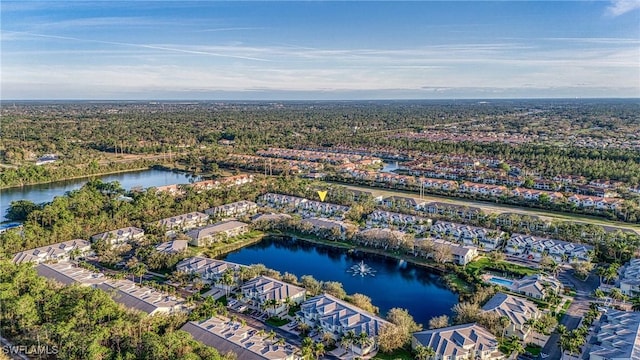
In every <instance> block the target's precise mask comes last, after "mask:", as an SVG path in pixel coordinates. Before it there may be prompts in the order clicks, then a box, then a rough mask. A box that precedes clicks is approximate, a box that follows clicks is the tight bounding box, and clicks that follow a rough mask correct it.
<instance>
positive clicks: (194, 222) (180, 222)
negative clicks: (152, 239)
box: [156, 211, 209, 236]
mask: <svg viewBox="0 0 640 360" xmlns="http://www.w3.org/2000/svg"><path fill="white" fill-rule="evenodd" d="M207 221H209V215H207V214H203V213H201V212H197V211H195V212H191V213H188V214H182V215H178V216H172V217H169V218H166V219H162V220H158V222H157V223H156V224H157V225H158V227H159V228H161V229H164V230H165V235H166V236H175V235H176V232H177V231H181V232H182V231H187V230H191V229H194V228H197V227H198V226H202V225H205V224H206V223H207Z"/></svg>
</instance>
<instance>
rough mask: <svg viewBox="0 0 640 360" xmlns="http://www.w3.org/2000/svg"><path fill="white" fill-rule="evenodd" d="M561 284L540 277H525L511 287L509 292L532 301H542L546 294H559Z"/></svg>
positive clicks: (548, 278) (551, 279) (554, 280)
mask: <svg viewBox="0 0 640 360" xmlns="http://www.w3.org/2000/svg"><path fill="white" fill-rule="evenodd" d="M561 289H562V283H560V282H559V281H558V280H556V279H553V278H550V277H544V276H542V275H539V274H538V275H530V276H525V277H523V278H522V279H520V280H516V281H514V282H513V284H512V285H511V290H512V291H514V292H516V293H519V294H522V295H524V296H528V297H531V298H534V299H542V298H544V297H545V296H546V295H547V294H548V293H550V292H553V293H556V294H558V293H560V290H561Z"/></svg>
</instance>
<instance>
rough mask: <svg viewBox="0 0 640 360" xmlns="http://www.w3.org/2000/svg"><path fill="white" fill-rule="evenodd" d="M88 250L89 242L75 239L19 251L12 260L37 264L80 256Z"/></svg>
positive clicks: (89, 250)
mask: <svg viewBox="0 0 640 360" xmlns="http://www.w3.org/2000/svg"><path fill="white" fill-rule="evenodd" d="M90 252H91V243H90V242H88V241H86V240H81V239H75V240H69V241H65V242H61V243H57V244H51V245H47V246H42V247H39V248H35V249H31V250H25V251H22V252H19V253H17V254H15V255H14V256H13V262H14V263H16V264H21V263H23V262H32V263H36V264H39V263H41V262H45V261H49V260H56V261H63V260H68V259H69V258H71V257H81V256H84V255H86V254H88V253H90Z"/></svg>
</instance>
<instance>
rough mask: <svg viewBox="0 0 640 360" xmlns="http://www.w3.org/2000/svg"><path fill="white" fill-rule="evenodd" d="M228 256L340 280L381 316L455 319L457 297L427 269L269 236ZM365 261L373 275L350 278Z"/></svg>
mask: <svg viewBox="0 0 640 360" xmlns="http://www.w3.org/2000/svg"><path fill="white" fill-rule="evenodd" d="M224 258H225V259H226V260H229V261H233V262H237V263H241V264H246V265H249V264H255V263H261V264H264V265H265V266H267V267H269V268H272V269H275V270H278V271H280V272H281V273H284V272H285V271H286V272H289V273H292V274H295V275H297V276H298V277H300V276H302V275H312V276H313V277H315V278H316V279H318V280H322V281H339V282H341V283H342V284H343V285H344V289H345V290H346V291H347V293H349V294H352V293H356V292H357V293H361V294H365V295H367V296H369V297H371V299H372V301H373V304H374V305H375V306H378V307H379V308H380V312H381V314H385V313H386V312H387V311H388V310H389V309H391V308H393V307H402V308H406V309H407V310H409V312H410V313H411V314H412V315H413V316H414V318H415V319H416V321H418V322H421V323H423V324H426V323H427V322H428V321H429V319H430V318H431V317H433V316H438V315H442V314H447V315H451V307H452V306H453V305H454V304H456V303H457V295H456V294H454V293H452V292H451V291H450V290H449V289H448V288H447V287H446V286H445V285H444V283H443V282H442V281H441V279H440V277H439V276H438V274H435V273H433V272H431V271H429V270H427V269H424V268H422V267H418V266H415V265H413V264H411V263H407V262H406V261H403V260H396V259H389V258H386V257H382V256H374V255H370V254H365V253H362V252H357V251H355V252H346V251H345V250H343V249H337V248H332V247H327V246H316V245H315V244H312V243H309V242H305V241H302V240H295V239H290V238H286V239H282V238H266V239H264V240H263V241H261V242H260V243H257V244H254V245H252V246H249V247H246V248H244V249H240V250H238V251H235V252H233V253H230V254H228V255H227V256H225V257H224ZM361 261H364V263H365V264H367V265H368V266H370V267H372V268H373V269H375V270H376V273H375V277H372V276H366V277H361V276H352V273H350V272H348V270H349V269H350V268H351V267H352V266H354V265H357V264H358V263H360V262H361Z"/></svg>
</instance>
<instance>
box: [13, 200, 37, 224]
mask: <svg viewBox="0 0 640 360" xmlns="http://www.w3.org/2000/svg"><path fill="white" fill-rule="evenodd" d="M40 209H42V208H41V207H40V206H38V205H36V204H35V203H33V202H32V201H29V200H18V201H12V202H11V205H9V209H7V214H6V215H5V217H6V218H7V219H8V220H11V221H25V220H27V217H28V216H29V214H31V213H32V212H34V211H36V210H40Z"/></svg>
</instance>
